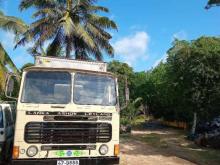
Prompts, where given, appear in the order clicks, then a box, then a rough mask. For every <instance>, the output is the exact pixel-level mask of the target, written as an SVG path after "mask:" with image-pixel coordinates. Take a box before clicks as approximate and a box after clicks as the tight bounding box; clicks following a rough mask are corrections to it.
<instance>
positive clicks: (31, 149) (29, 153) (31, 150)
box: [27, 146, 38, 157]
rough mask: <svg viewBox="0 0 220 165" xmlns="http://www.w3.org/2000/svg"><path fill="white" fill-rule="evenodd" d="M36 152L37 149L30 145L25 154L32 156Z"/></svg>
mask: <svg viewBox="0 0 220 165" xmlns="http://www.w3.org/2000/svg"><path fill="white" fill-rule="evenodd" d="M37 153H38V149H37V147H36V146H30V147H29V148H28V149H27V156H29V157H34V156H36V155H37Z"/></svg>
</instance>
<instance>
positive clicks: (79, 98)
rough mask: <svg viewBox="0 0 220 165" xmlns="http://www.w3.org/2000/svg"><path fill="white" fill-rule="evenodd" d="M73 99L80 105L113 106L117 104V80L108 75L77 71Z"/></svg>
mask: <svg viewBox="0 0 220 165" xmlns="http://www.w3.org/2000/svg"><path fill="white" fill-rule="evenodd" d="M73 99H74V103H76V104H80V105H103V106H113V105H115V104H116V87H115V80H114V79H113V78H111V77H107V76H98V75H91V74H82V73H77V74H76V75H75V80H74V92H73Z"/></svg>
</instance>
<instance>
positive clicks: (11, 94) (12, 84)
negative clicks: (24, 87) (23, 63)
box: [5, 73, 20, 100]
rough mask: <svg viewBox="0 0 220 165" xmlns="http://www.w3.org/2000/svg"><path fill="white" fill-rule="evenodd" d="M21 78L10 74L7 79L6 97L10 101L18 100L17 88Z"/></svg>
mask: <svg viewBox="0 0 220 165" xmlns="http://www.w3.org/2000/svg"><path fill="white" fill-rule="evenodd" d="M19 80H20V76H18V75H15V74H11V73H10V74H8V75H7V78H6V87H5V96H6V97H7V98H9V99H15V100H17V97H16V95H17V93H18V92H17V91H16V87H17V89H18V84H19Z"/></svg>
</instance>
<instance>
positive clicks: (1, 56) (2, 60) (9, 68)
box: [0, 43, 19, 99]
mask: <svg viewBox="0 0 220 165" xmlns="http://www.w3.org/2000/svg"><path fill="white" fill-rule="evenodd" d="M8 72H13V73H19V71H18V69H17V68H16V66H15V64H14V63H13V61H12V60H11V58H10V56H9V55H8V54H7V52H6V51H5V49H4V48H3V46H2V45H1V43H0V99H2V98H3V97H4V88H5V81H6V74H7V73H8Z"/></svg>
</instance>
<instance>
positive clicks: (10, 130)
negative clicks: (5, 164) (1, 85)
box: [0, 103, 15, 161]
mask: <svg viewBox="0 0 220 165" xmlns="http://www.w3.org/2000/svg"><path fill="white" fill-rule="evenodd" d="M14 116H15V114H14V110H13V108H12V105H11V104H7V103H3V104H0V159H1V161H5V160H6V159H9V158H10V155H11V149H12V146H13V137H14Z"/></svg>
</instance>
